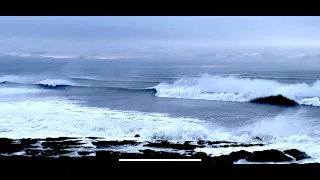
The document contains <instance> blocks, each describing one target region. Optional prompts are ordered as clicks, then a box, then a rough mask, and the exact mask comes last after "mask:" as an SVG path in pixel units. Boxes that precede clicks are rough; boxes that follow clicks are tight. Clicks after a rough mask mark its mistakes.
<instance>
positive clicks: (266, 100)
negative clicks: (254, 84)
mask: <svg viewBox="0 0 320 180" xmlns="http://www.w3.org/2000/svg"><path fill="white" fill-rule="evenodd" d="M250 102H252V103H258V104H270V105H279V106H296V105H298V104H297V103H296V102H295V101H293V100H291V99H288V98H286V97H284V96H282V95H277V96H268V97H261V98H256V99H253V100H251V101H250Z"/></svg>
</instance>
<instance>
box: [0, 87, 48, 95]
mask: <svg viewBox="0 0 320 180" xmlns="http://www.w3.org/2000/svg"><path fill="white" fill-rule="evenodd" d="M39 92H42V91H41V90H39V89H31V88H8V87H5V88H0V96H9V95H24V94H31V93H39Z"/></svg>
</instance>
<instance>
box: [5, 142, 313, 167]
mask: <svg viewBox="0 0 320 180" xmlns="http://www.w3.org/2000/svg"><path fill="white" fill-rule="evenodd" d="M98 139H102V138H94V137H90V138H86V139H77V138H66V137H62V138H46V139H20V140H19V139H18V140H14V139H7V138H0V160H1V159H8V158H18V157H21V158H22V157H24V158H27V157H28V158H40V157H41V158H51V157H54V158H57V157H59V158H64V159H65V158H69V159H74V158H76V159H94V160H100V159H101V160H104V161H118V159H120V158H143V159H145V158H150V159H151V158H152V159H161V158H165V159H168V158H169V159H170V158H172V159H179V158H183V159H188V158H193V159H194V158H197V159H198V158H200V159H201V160H202V161H207V162H211V163H214V164H233V163H235V162H237V161H239V160H246V161H248V162H256V163H263V162H289V163H294V162H295V161H296V160H297V161H298V160H303V159H307V158H310V157H309V156H308V155H307V154H306V153H305V152H301V151H299V150H297V149H288V150H285V151H279V150H275V149H271V150H263V151H255V152H248V151H244V150H241V151H236V152H232V153H230V154H227V155H221V156H212V155H210V154H206V153H203V152H198V151H196V149H198V150H199V149H201V148H204V147H211V148H234V147H251V146H264V144H262V143H258V144H257V143H255V144H244V143H237V142H228V141H197V142H190V141H186V142H182V143H172V142H168V141H164V140H158V141H153V142H148V141H143V142H139V141H135V140H130V141H129V140H126V141H108V140H98ZM128 146H130V147H134V148H137V151H134V152H121V151H120V150H121V148H122V147H128ZM8 155H9V156H8Z"/></svg>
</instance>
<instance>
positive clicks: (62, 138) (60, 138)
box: [45, 137, 77, 141]
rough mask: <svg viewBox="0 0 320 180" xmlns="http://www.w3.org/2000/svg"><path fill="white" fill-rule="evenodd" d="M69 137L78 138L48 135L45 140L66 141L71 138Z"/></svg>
mask: <svg viewBox="0 0 320 180" xmlns="http://www.w3.org/2000/svg"><path fill="white" fill-rule="evenodd" d="M69 139H77V138H72V137H58V138H51V137H48V138H46V139H45V140H46V141H65V140H69Z"/></svg>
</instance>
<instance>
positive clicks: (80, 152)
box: [78, 151, 93, 156]
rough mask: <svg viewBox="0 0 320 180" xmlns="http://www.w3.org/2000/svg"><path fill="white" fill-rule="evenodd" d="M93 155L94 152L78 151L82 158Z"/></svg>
mask: <svg viewBox="0 0 320 180" xmlns="http://www.w3.org/2000/svg"><path fill="white" fill-rule="evenodd" d="M91 153H93V152H88V151H78V154H79V155H80V156H87V155H90V154H91Z"/></svg>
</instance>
